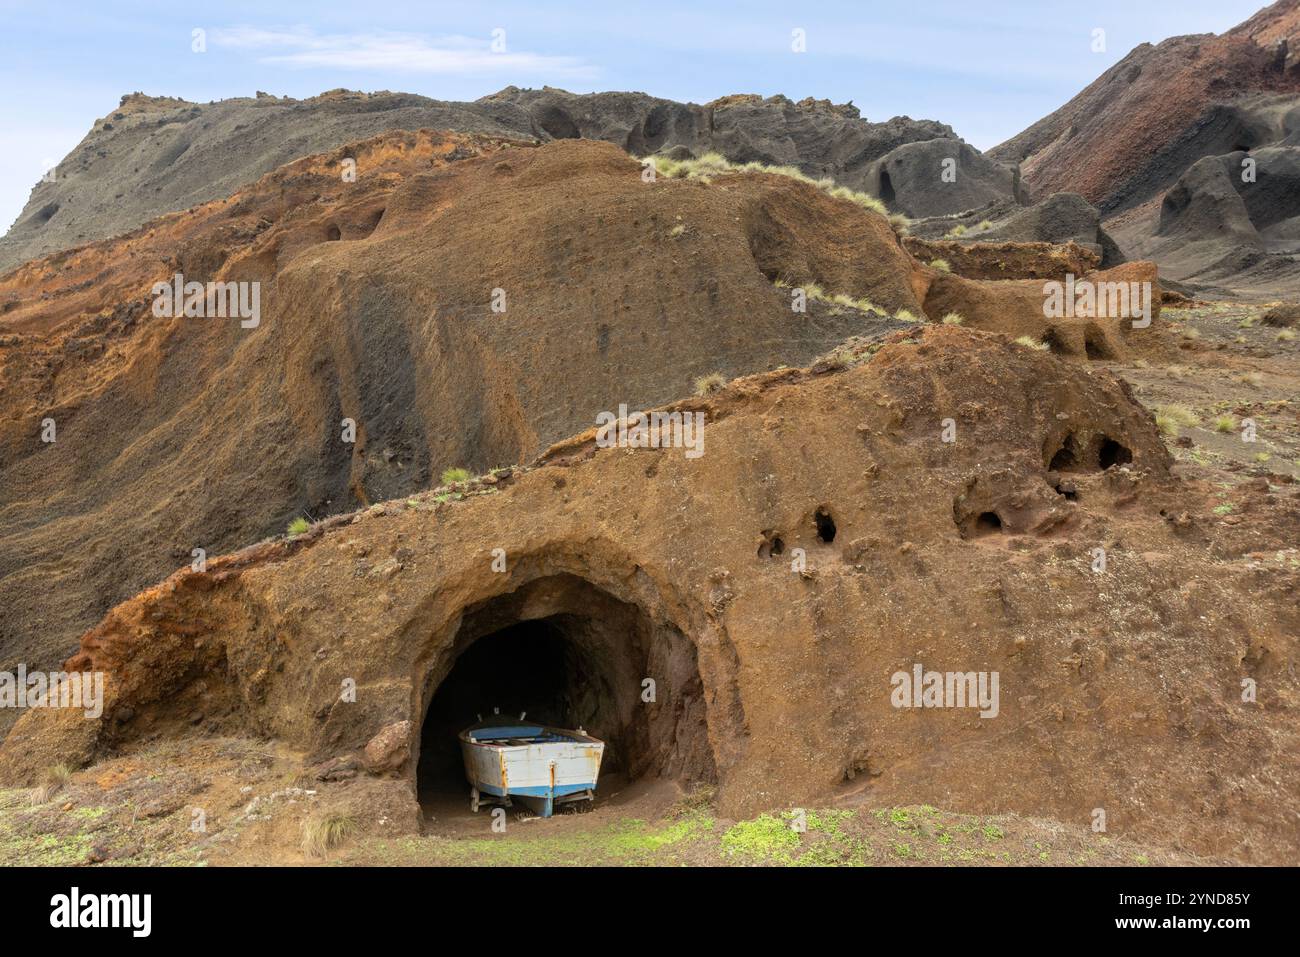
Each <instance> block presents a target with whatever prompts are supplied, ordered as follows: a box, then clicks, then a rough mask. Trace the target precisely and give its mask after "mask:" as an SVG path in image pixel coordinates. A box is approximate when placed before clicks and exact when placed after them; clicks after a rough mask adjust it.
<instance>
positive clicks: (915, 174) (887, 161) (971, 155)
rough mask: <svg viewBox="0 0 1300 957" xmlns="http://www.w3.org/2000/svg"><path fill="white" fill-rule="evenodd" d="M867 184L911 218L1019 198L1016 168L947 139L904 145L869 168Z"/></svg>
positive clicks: (937, 214) (892, 207) (871, 189)
mask: <svg viewBox="0 0 1300 957" xmlns="http://www.w3.org/2000/svg"><path fill="white" fill-rule="evenodd" d="M866 184H867V188H868V189H869V190H870V191H871V193H872V195H874V196H877V197H878V198H880V199H881V200H882V201H883V202H884V203H885V204H886V205H887V206H888V207H889V208H890V210H891V211H895V212H899V213H902V214H903V215H905V216H908V217H910V218H913V219H921V218H924V217H927V216H947V215H950V214H952V213H961V212H965V211H966V210H969V209H976V208H980V207H985V206H988V205H989V204H991V203H998V202H1003V201H1006V200H1012V201H1015V202H1019V201H1020V200H1021V199H1022V198H1023V197H1022V196H1021V195H1020V194H1019V192H1018V190H1019V173H1018V171H1017V169H1016V168H1015V167H1012V166H1003V165H1001V164H999V163H996V162H994V161H993V160H990V159H988V158H987V157H986V156H984V155H983V154H982V153H980V151H979V150H977V149H975V148H974V147H973V146H970V145H968V144H966V143H963V142H961V141H960V140H955V139H952V138H951V137H945V138H943V139H933V140H924V141H921V142H916V143H906V144H904V145H902V146H899V147H897V148H896V149H893V150H891V151H890V152H889V153H887V154H886V155H885V156H883V157H881V158H880V159H878V160H876V162H875V163H873V164H872V165H871V168H870V169H869V170H868V172H867V178H866ZM1017 238H1019V237H1017ZM1034 238H1036V239H1037V238H1044V239H1045V238H1047V237H1034Z"/></svg>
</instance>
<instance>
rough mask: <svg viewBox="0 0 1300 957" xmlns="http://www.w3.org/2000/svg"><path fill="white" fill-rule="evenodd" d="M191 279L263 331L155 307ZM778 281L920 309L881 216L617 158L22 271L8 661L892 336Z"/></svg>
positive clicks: (571, 146) (281, 188) (8, 413)
mask: <svg viewBox="0 0 1300 957" xmlns="http://www.w3.org/2000/svg"><path fill="white" fill-rule="evenodd" d="M348 160H350V161H355V163H356V178H355V181H348V180H345V179H344V178H343V176H342V172H343V170H344V161H348ZM503 235H510V236H512V237H514V238H513V239H512V240H511V242H509V243H506V242H503V241H502V236H503ZM178 273H179V274H182V275H183V276H184V278H185V279H186V281H199V282H206V281H209V280H211V281H220V282H241V283H246V284H253V283H256V284H258V288H259V289H260V291H261V292H260V307H261V315H260V319H259V321H258V323H257V325H256V326H255V327H253V328H244V327H243V326H242V323H241V321H239V320H237V319H233V318H232V319H216V318H187V317H179V318H172V317H158V316H155V315H153V309H152V305H153V303H154V302H155V297H154V296H153V294H152V287H153V285H154V283H156V282H159V281H163V282H171V281H172V280H173V278H174V276H175V275H176V274H178ZM778 276H786V277H789V278H791V279H792V280H794V281H796V282H800V283H812V282H816V283H819V284H821V285H822V286H823V287H824V288H826V289H827V290H829V291H831V292H837V293H845V294H848V295H851V296H855V297H856V296H869V297H870V298H871V299H872V301H874V302H875V303H877V304H878V305H879V306H881V307H882V308H886V309H888V310H889V311H890V312H891V313H892V312H894V311H896V310H899V309H908V310H910V311H911V312H913V313H914V314H920V312H921V305H920V299H919V294H920V292H921V291H922V289H923V277H922V276H921V274H920V272H919V266H918V264H917V263H916V261H915V260H914V259H913V258H912V257H911V256H910V255H909V254H908V253H907V252H906V251H905V250H904V249H903V248H902V246H901V244H900V241H899V239H898V237H897V236H896V235H895V234H894V232H893V231H892V230H891V229H890V227H889V225H888V224H887V222H886V221H885V219H884V218H883V217H880V216H878V215H875V214H873V213H869V212H867V211H865V210H862V209H861V208H860V207H857V206H855V205H853V204H852V203H848V202H845V201H842V200H837V199H832V198H831V197H829V196H827V195H826V194H825V193H823V192H821V191H818V190H816V189H814V188H812V187H810V186H808V185H806V184H803V183H799V182H796V181H794V180H792V179H790V178H788V177H781V176H768V175H753V174H746V175H740V176H734V177H730V178H728V180H727V184H726V185H725V186H724V185H723V184H722V183H715V184H712V185H708V184H704V183H699V182H682V181H670V180H662V179H661V180H660V181H658V182H656V183H646V182H645V181H644V180H643V179H642V177H641V167H640V165H639V164H638V163H637V162H636V161H635V160H634V159H632V158H631V157H629V156H628V155H627V154H626V153H624V152H623V151H622V150H620V149H618V148H617V147H614V146H611V145H609V144H607V143H602V142H591V141H564V142H557V143H553V144H549V145H547V146H543V147H533V146H529V145H519V144H515V143H511V142H510V141H503V140H500V139H496V138H488V137H469V136H461V135H457V134H437V133H429V132H427V131H426V132H423V133H394V134H389V135H386V136H384V137H379V138H376V139H375V140H372V141H367V142H366V143H363V144H355V145H353V146H349V147H344V148H341V149H340V150H339V151H336V152H334V153H330V154H324V155H322V156H317V157H308V158H305V159H303V160H300V161H297V162H295V163H293V164H290V165H289V166H287V167H285V168H284V169H282V170H279V171H277V172H276V173H274V174H272V175H270V176H268V177H266V178H264V179H263V180H262V181H259V182H258V183H256V184H253V185H252V186H250V187H249V188H247V189H245V190H242V191H240V192H239V193H237V194H235V195H234V196H233V197H231V198H230V199H229V200H226V201H221V202H214V203H210V204H207V205H205V206H202V207H197V208H196V209H194V210H191V211H187V212H185V213H178V214H174V215H172V216H168V217H165V218H163V219H161V220H158V221H157V222H155V223H152V224H150V225H149V226H147V227H145V228H143V229H142V230H140V231H137V232H136V233H132V234H129V235H127V236H125V237H121V238H119V239H115V240H106V241H104V242H102V243H98V244H93V245H91V246H88V247H84V248H83V249H80V250H76V251H72V252H68V253H60V254H57V255H56V256H54V257H51V258H49V259H45V260H38V261H36V262H33V263H29V264H27V265H25V266H24V267H22V268H21V269H19V270H16V271H14V272H12V273H10V274H9V275H8V276H6V277H4V278H3V279H2V280H0V302H3V303H4V304H5V305H6V306H7V309H6V311H5V313H4V314H3V316H2V317H0V329H2V330H3V332H4V333H5V344H6V347H5V349H4V351H3V356H2V357H0V363H2V364H0V408H3V409H4V415H3V416H2V417H0V513H2V514H4V515H6V516H9V517H13V516H23V518H21V520H18V519H15V520H11V521H6V522H5V523H4V529H5V531H4V533H3V535H0V578H2V579H3V580H4V584H5V589H6V595H7V602H8V608H9V614H6V615H5V616H3V618H2V619H0V651H3V653H4V654H8V655H14V656H18V657H20V658H21V659H22V660H26V661H28V662H29V663H33V664H42V663H43V664H52V663H53V661H55V660H57V659H58V658H61V657H62V656H63V655H64V654H66V651H67V649H68V647H70V645H71V643H72V642H73V641H74V640H75V636H76V635H77V634H78V633H79V632H80V631H82V630H84V628H86V627H88V626H89V625H90V624H91V623H93V621H95V620H96V619H97V618H98V617H99V616H101V615H102V613H103V612H104V611H105V610H107V608H108V607H111V606H112V605H113V604H115V603H116V602H118V601H120V600H123V599H125V598H126V597H128V596H129V595H130V594H132V593H134V592H135V591H137V590H139V589H140V588H143V587H145V586H147V585H148V583H149V582H151V581H156V580H157V579H158V578H159V577H161V576H163V575H165V574H167V573H168V571H170V570H172V569H174V568H176V567H177V566H178V565H180V564H184V563H187V562H189V561H191V560H193V556H194V551H193V550H194V549H196V548H201V549H203V550H204V551H205V552H206V553H208V554H218V553H220V552H222V551H228V550H230V549H233V548H237V547H240V546H242V545H244V544H246V543H248V542H252V541H258V540H260V539H262V538H265V537H266V536H267V535H268V534H273V533H277V532H279V531H281V530H283V529H284V527H285V525H286V524H287V522H288V521H289V520H290V519H291V518H293V517H294V516H295V515H302V514H308V515H311V516H314V517H319V516H322V515H328V514H332V513H337V512H339V511H343V510H348V509H351V508H354V507H357V506H359V505H365V504H369V503H370V502H372V501H377V500H382V499H386V498H392V497H396V496H401V495H404V494H408V493H410V492H415V491H419V490H424V489H427V488H429V487H430V486H431V485H434V484H436V483H437V479H438V476H439V475H440V473H441V472H442V470H443V469H446V468H449V467H457V466H463V467H468V468H471V469H473V470H475V471H484V470H486V469H488V468H491V467H493V466H497V465H503V464H511V463H521V462H524V461H527V460H528V459H530V458H531V457H532V456H534V455H536V454H537V453H538V452H539V451H540V450H541V449H543V448H545V447H546V445H548V444H549V443H551V442H554V441H556V440H558V439H560V438H563V437H564V436H566V435H570V434H572V433H574V432H576V431H580V430H582V429H584V428H587V427H589V426H590V425H592V424H594V422H595V417H596V415H597V413H598V412H600V411H602V410H617V409H618V407H619V405H620V404H622V403H626V404H628V405H629V407H631V408H634V409H635V408H645V407H648V406H653V405H657V404H660V403H663V402H666V401H669V400H671V399H673V398H676V397H678V396H680V395H684V394H689V393H690V392H692V391H693V388H694V380H695V379H696V378H698V377H701V376H707V375H709V374H712V373H715V372H716V373H721V374H722V375H724V376H727V377H731V376H735V375H738V374H743V373H748V372H754V371H760V370H765V369H769V368H773V367H775V366H778V365H791V364H795V365H797V364H804V363H807V362H808V361H810V360H811V359H812V358H813V357H815V356H816V355H818V354H820V353H821V352H824V351H826V350H827V349H828V348H829V347H830V346H831V345H833V344H835V343H837V342H840V341H842V340H844V339H845V338H848V337H849V336H851V335H854V334H860V333H864V332H869V331H872V330H873V329H880V328H890V327H891V325H896V324H891V323H888V322H887V321H885V320H884V319H883V317H878V318H877V319H874V320H873V319H871V318H870V317H864V316H862V315H860V314H857V313H853V314H849V313H844V312H841V311H832V310H830V309H828V308H827V307H826V306H825V304H819V303H814V304H813V305H812V306H811V307H810V308H809V310H808V312H807V313H796V312H794V311H792V308H791V299H790V293H789V291H788V290H784V289H779V288H777V287H775V286H774V285H773V282H772V280H773V279H775V278H776V277H778ZM498 290H499V292H497V291H498ZM498 307H499V309H498ZM873 323H874V325H873ZM46 419H53V420H54V421H55V423H56V424H57V441H56V442H53V443H47V442H43V441H42V440H41V439H42V422H43V421H44V420H46ZM344 420H350V421H351V422H352V423H354V426H355V435H354V436H351V438H352V439H354V441H348V440H347V438H346V437H345V431H346V429H347V424H346V423H345V421H344ZM146 502H147V503H148V506H147V507H142V506H141V503H146ZM70 554H78V555H83V556H89V555H95V556H97V557H96V558H95V559H94V560H90V559H89V558H88V559H87V561H86V563H85V564H81V563H77V564H75V565H71V566H65V565H62V563H63V560H64V559H65V558H66V557H67V556H68V555H70ZM55 566H61V567H65V568H67V572H66V574H60V573H57V572H55V571H53V570H52V569H53V568H54V567H55ZM56 579H57V580H58V584H57V586H56V582H55V580H56ZM52 587H59V588H60V589H63V591H62V592H61V594H62V595H63V596H64V597H63V600H61V601H59V602H57V603H53V604H52V603H50V602H48V601H47V596H48V593H49V589H50V588H52Z"/></svg>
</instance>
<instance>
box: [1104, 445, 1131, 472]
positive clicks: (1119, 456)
mask: <svg viewBox="0 0 1300 957" xmlns="http://www.w3.org/2000/svg"><path fill="white" fill-rule="evenodd" d="M1132 461H1133V453H1132V452H1131V451H1130V450H1129V449H1128V447H1127V446H1124V445H1121V444H1120V443H1118V442H1116V441H1115V440H1114V439H1103V440H1102V443H1101V448H1100V449H1099V450H1098V452H1097V467H1098V468H1100V469H1102V470H1103V471H1104V470H1105V469H1108V468H1110V467H1111V466H1112V465H1127V464H1128V463H1129V462H1132Z"/></svg>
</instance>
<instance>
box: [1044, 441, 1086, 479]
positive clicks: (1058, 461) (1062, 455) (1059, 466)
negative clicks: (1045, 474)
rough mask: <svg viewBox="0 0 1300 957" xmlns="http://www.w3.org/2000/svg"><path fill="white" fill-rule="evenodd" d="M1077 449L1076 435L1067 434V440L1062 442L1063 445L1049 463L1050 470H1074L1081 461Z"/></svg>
mask: <svg viewBox="0 0 1300 957" xmlns="http://www.w3.org/2000/svg"><path fill="white" fill-rule="evenodd" d="M1076 451H1077V446H1076V445H1075V444H1074V436H1073V435H1067V436H1066V437H1065V441H1064V442H1062V443H1061V447H1060V448H1059V449H1058V450H1057V452H1056V454H1055V455H1053V456H1052V460H1051V461H1050V462H1049V463H1048V464H1047V468H1048V470H1049V471H1052V472H1069V471H1072V470H1073V469H1074V467H1075V466H1076V465H1077V464H1078V462H1079V459H1078V456H1077V455H1076V454H1075V453H1076Z"/></svg>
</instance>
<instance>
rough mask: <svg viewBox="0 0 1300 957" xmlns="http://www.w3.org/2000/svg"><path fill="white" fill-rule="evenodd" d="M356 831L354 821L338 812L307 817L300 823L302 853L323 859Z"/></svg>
mask: <svg viewBox="0 0 1300 957" xmlns="http://www.w3.org/2000/svg"><path fill="white" fill-rule="evenodd" d="M355 829H356V821H354V820H353V819H352V818H351V817H349V816H348V815H346V814H341V813H338V812H333V813H327V814H320V815H316V816H314V817H309V818H307V819H306V820H304V821H303V822H302V852H303V853H304V854H306V855H307V856H308V857H324V856H325V855H326V853H328V852H329V851H331V850H332V849H334V848H336V847H338V846H339V845H340V844H342V843H343V842H344V841H345V840H347V838H348V835H350V834H351V833H352V832H353V831H354V830H355Z"/></svg>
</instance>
